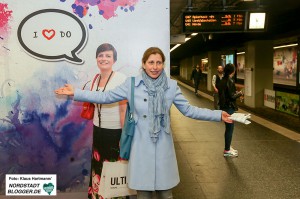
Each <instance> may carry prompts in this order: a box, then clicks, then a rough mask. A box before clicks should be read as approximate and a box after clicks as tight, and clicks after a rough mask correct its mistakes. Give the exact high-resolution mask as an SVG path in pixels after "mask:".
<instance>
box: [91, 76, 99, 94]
mask: <svg viewBox="0 0 300 199" xmlns="http://www.w3.org/2000/svg"><path fill="white" fill-rule="evenodd" d="M98 77H99V74H96V75H95V77H94V79H93V83H92V87H91V90H93V87H94V84H95V81H96V80H97V78H98Z"/></svg>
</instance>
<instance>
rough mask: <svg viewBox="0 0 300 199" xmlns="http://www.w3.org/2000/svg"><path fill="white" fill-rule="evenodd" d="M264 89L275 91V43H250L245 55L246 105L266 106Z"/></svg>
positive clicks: (267, 41)
mask: <svg viewBox="0 0 300 199" xmlns="http://www.w3.org/2000/svg"><path fill="white" fill-rule="evenodd" d="M264 89H270V90H273V41H269V40H263V41H250V42H248V43H247V44H246V54H245V91H244V92H245V96H244V103H245V105H247V106H249V107H252V108H255V107H262V106H263V105H264Z"/></svg>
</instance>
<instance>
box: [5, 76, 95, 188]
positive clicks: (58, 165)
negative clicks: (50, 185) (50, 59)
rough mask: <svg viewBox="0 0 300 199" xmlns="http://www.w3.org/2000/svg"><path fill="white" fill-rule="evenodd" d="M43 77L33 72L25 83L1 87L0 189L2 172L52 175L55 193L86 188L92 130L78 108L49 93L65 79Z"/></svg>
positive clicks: (70, 101)
mask: <svg viewBox="0 0 300 199" xmlns="http://www.w3.org/2000/svg"><path fill="white" fill-rule="evenodd" d="M69 72H70V74H71V71H69ZM44 76H45V74H44ZM44 76H43V73H42V72H39V73H38V74H37V73H36V74H34V75H33V76H32V82H31V83H32V84H31V85H30V83H28V84H27V85H26V83H25V84H22V85H21V86H20V85H16V84H14V81H13V80H7V81H5V82H3V83H2V85H1V96H0V109H1V114H2V116H0V165H2V166H1V168H0V186H1V187H4V184H5V174H20V173H23V174H32V173H36V174H39V173H41V174H43V173H55V174H57V183H58V184H57V187H58V189H59V190H61V191H65V190H66V189H71V190H76V189H79V188H78V187H81V188H82V186H85V184H86V182H85V181H86V179H87V178H88V175H89V170H90V158H91V133H92V126H91V124H90V121H87V120H83V119H81V118H80V117H79V115H80V111H81V104H78V103H77V102H74V101H72V100H70V99H66V98H59V97H57V96H55V95H54V94H52V93H53V90H54V89H55V88H57V87H58V86H59V85H63V84H65V83H66V80H65V78H64V77H61V76H60V75H59V74H55V76H53V77H50V76H47V77H46V78H45V79H47V81H46V80H45V79H43V77H44ZM48 80H49V81H48ZM69 80H70V81H75V79H74V78H73V79H72V78H69ZM49 82H54V83H53V84H51V83H49ZM33 85H36V86H33ZM1 114H0V115H1ZM0 193H1V191H0Z"/></svg>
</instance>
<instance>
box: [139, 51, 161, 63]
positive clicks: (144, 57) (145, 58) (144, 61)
mask: <svg viewBox="0 0 300 199" xmlns="http://www.w3.org/2000/svg"><path fill="white" fill-rule="evenodd" d="M153 54H159V55H160V56H161V58H162V61H163V63H165V60H166V58H165V55H164V53H163V52H162V51H161V50H160V49H159V48H157V47H150V48H148V49H147V50H146V51H145V52H144V55H143V58H142V63H143V64H145V63H146V61H147V60H148V58H149V57H150V55H153Z"/></svg>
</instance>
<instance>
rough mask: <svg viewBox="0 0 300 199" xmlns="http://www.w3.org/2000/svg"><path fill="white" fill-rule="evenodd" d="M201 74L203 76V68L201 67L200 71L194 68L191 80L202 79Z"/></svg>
mask: <svg viewBox="0 0 300 199" xmlns="http://www.w3.org/2000/svg"><path fill="white" fill-rule="evenodd" d="M201 76H202V70H201V69H200V68H199V70H198V71H197V69H194V70H193V71H192V75H191V80H194V81H200V79H201Z"/></svg>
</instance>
